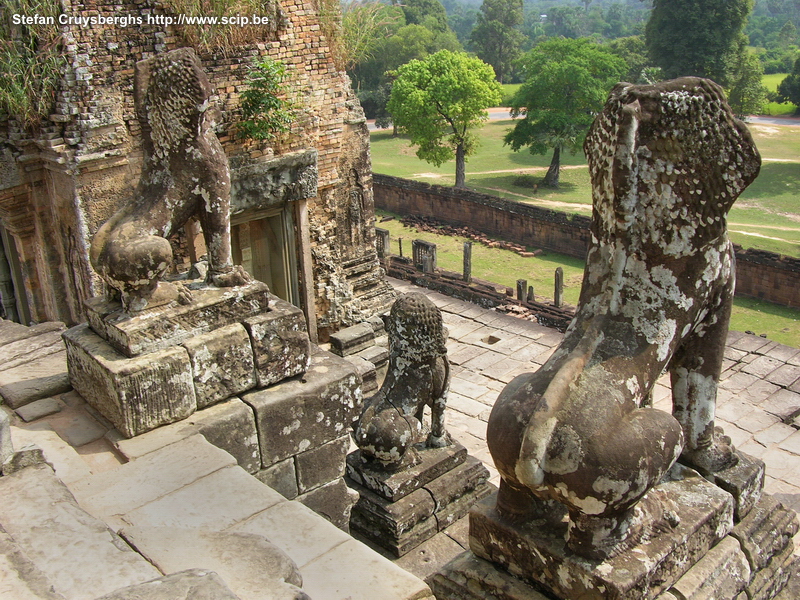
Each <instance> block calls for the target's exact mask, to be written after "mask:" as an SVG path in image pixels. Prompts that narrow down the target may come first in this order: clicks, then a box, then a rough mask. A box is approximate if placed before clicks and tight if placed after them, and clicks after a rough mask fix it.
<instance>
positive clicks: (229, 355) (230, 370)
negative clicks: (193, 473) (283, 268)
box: [64, 282, 311, 437]
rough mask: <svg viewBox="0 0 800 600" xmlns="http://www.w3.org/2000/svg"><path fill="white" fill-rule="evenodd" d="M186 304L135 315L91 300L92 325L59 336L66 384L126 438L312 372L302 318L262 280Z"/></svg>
mask: <svg viewBox="0 0 800 600" xmlns="http://www.w3.org/2000/svg"><path fill="white" fill-rule="evenodd" d="M192 300H193V301H192V302H191V303H190V304H187V305H180V304H177V305H174V306H173V305H168V306H164V307H157V308H154V309H150V310H145V311H143V312H142V313H140V314H137V315H135V316H132V317H131V316H126V315H125V314H124V313H122V311H121V307H120V305H119V304H118V303H116V302H106V301H104V300H103V299H100V298H93V299H91V300H89V301H87V312H88V315H89V325H86V324H83V325H78V326H76V327H73V328H72V329H70V330H68V331H67V332H65V333H64V340H65V342H66V347H67V365H68V369H69V378H70V382H71V383H72V386H73V387H74V388H75V390H76V391H77V392H78V393H80V394H81V395H82V396H83V397H84V398H85V399H86V401H87V402H88V403H89V404H91V405H92V406H94V407H95V408H96V409H97V410H98V411H99V412H100V413H101V414H102V415H103V416H104V417H106V418H107V419H108V420H109V421H111V422H112V423H113V424H114V426H115V427H116V428H117V429H118V430H119V431H120V432H121V433H122V434H123V435H125V436H126V437H133V436H135V435H138V434H140V433H144V432H145V431H149V430H151V429H154V428H156V427H159V426H161V425H166V424H168V423H173V422H175V421H179V420H181V419H185V418H186V417H188V416H189V415H191V414H192V413H193V412H194V411H195V410H196V409H200V408H204V407H206V406H210V405H212V404H215V403H217V402H220V401H222V400H225V399H226V398H230V397H232V396H234V395H236V394H241V393H243V392H246V391H247V390H249V389H252V388H255V387H256V386H257V385H258V386H265V385H270V384H273V383H276V382H278V381H281V380H283V379H286V378H289V377H292V376H294V375H299V374H301V373H304V372H305V371H306V369H307V368H308V365H309V361H310V356H311V354H310V343H309V340H308V334H307V332H306V328H305V320H304V318H303V313H302V312H301V311H300V309H298V308H296V307H294V306H292V305H291V304H289V303H287V302H284V301H282V300H280V299H279V298H277V297H275V296H272V295H270V294H269V291H268V289H267V286H266V285H264V284H263V283H259V282H255V283H252V284H249V285H246V286H240V287H236V288H226V289H218V288H200V289H195V290H193V291H192Z"/></svg>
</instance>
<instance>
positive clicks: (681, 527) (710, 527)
mask: <svg viewBox="0 0 800 600" xmlns="http://www.w3.org/2000/svg"><path fill="white" fill-rule="evenodd" d="M672 475H673V477H674V479H673V480H671V481H665V482H663V483H661V484H659V485H657V486H656V487H654V488H653V489H652V490H651V491H650V492H648V495H646V496H645V499H644V500H642V502H646V501H647V498H648V496H651V497H652V498H653V500H655V501H656V502H659V503H663V502H664V501H669V502H670V503H671V504H672V505H673V506H674V507H675V509H676V511H677V512H676V515H677V519H676V525H674V526H665V527H661V526H659V527H658V529H657V530H658V534H657V535H649V536H645V537H643V538H642V539H641V540H640V541H639V542H638V543H635V544H634V545H633V546H632V547H631V548H629V549H627V550H623V551H622V552H620V553H619V554H617V555H616V556H612V557H611V558H607V559H605V560H603V561H597V560H588V559H585V558H580V557H577V556H575V555H574V554H573V553H572V552H571V551H569V550H568V549H567V548H566V546H565V536H566V523H563V522H561V523H558V524H554V525H552V526H549V527H546V528H537V527H535V526H532V525H530V526H523V527H520V526H519V524H518V523H514V522H511V521H510V520H508V519H505V518H504V517H502V516H501V515H499V514H498V513H497V511H496V510H495V503H496V499H495V498H494V497H490V498H488V499H487V500H485V501H483V502H479V503H478V504H476V505H475V507H473V509H472V511H470V548H471V549H472V551H473V552H474V553H475V554H476V555H478V556H480V557H481V558H485V559H486V560H489V561H490V562H495V563H497V564H499V565H501V566H502V567H503V568H505V569H507V570H508V571H509V572H510V573H512V574H513V575H516V576H518V577H521V578H523V579H527V580H529V581H532V582H535V583H537V584H538V585H541V586H543V587H545V588H546V589H548V590H550V592H551V593H553V594H554V595H555V596H557V597H561V598H585V599H586V600H592V599H597V600H601V599H602V600H608V599H611V598H613V599H614V600H641V599H642V598H648V597H655V596H658V594H659V593H661V592H663V591H666V590H667V589H669V588H670V586H671V585H672V584H673V583H674V582H675V581H677V580H678V579H679V578H680V577H681V576H682V575H683V574H684V573H685V572H686V570H687V569H688V568H689V567H690V566H691V565H692V564H694V563H695V562H697V561H698V560H699V559H700V558H701V557H702V556H703V555H705V554H706V552H708V550H709V549H710V548H711V547H713V546H714V545H715V544H716V543H717V542H718V541H719V540H720V539H722V538H723V537H724V536H725V535H726V534H727V533H728V532H729V531H730V530H731V529H732V527H733V498H732V497H731V495H730V494H728V493H727V492H724V491H723V490H721V489H719V488H718V487H717V486H715V485H713V484H712V483H709V482H708V481H706V480H705V479H703V478H702V477H700V476H699V475H698V474H697V473H696V472H695V471H692V470H691V469H686V468H681V467H680V466H677V467H673V471H672ZM641 557H647V560H642V559H641Z"/></svg>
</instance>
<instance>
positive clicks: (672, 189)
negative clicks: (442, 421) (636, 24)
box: [487, 78, 761, 558]
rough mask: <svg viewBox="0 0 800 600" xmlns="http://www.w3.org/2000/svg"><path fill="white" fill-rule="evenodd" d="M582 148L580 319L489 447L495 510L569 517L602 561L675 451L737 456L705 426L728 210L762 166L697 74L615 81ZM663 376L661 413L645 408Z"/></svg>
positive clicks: (506, 413)
mask: <svg viewBox="0 0 800 600" xmlns="http://www.w3.org/2000/svg"><path fill="white" fill-rule="evenodd" d="M584 151H585V153H586V156H587V158H588V162H589V172H590V175H591V179H592V190H593V206H594V211H593V218H592V228H591V243H590V245H589V251H588V254H587V258H586V269H585V271H584V277H583V287H582V289H581V295H580V300H579V303H578V309H577V314H576V316H575V319H574V320H573V321H572V323H571V324H570V327H569V329H568V330H567V332H566V335H565V337H564V339H563V341H562V343H561V345H560V346H559V347H558V349H557V350H556V351H555V353H554V354H553V355H552V356H551V357H550V359H549V360H548V361H547V362H546V363H545V364H544V365H542V367H541V368H540V369H539V370H538V371H536V372H535V373H526V374H523V375H520V376H518V377H516V378H515V379H514V380H512V381H511V382H510V383H509V384H508V386H507V387H506V388H505V389H504V390H503V391H502V392H501V394H500V396H499V398H498V400H497V402H496V404H495V406H494V408H493V410H492V413H491V415H490V418H489V423H488V428H487V443H488V446H489V450H490V452H491V454H492V458H493V459H494V462H495V464H496V466H497V469H498V471H499V472H500V475H501V484H500V490H499V494H498V500H497V509H498V511H499V512H501V513H504V514H507V515H513V516H514V517H516V518H521V519H526V518H527V519H534V518H540V517H541V516H542V514H544V513H546V512H547V509H548V506H557V505H560V506H561V507H566V508H567V510H568V512H569V517H570V523H569V532H568V538H567V545H568V546H569V548H571V549H572V550H573V551H574V552H575V553H576V554H579V555H582V556H585V557H588V558H603V557H608V556H611V555H613V554H614V553H616V552H618V551H619V550H620V548H622V547H623V546H624V544H625V543H626V541H632V540H633V536H636V535H637V532H641V529H640V528H639V526H640V525H641V524H642V523H644V522H645V521H647V519H644V520H643V518H642V514H643V513H642V511H644V510H646V506H645V504H649V503H643V505H642V507H641V510H639V511H638V512H637V511H636V509H637V503H639V501H640V500H641V499H642V498H643V497H644V496H645V494H646V493H647V492H648V490H650V489H651V488H652V487H653V486H655V485H656V484H658V483H659V482H660V481H661V480H662V478H663V477H664V475H665V473H667V471H668V470H669V469H670V468H671V466H672V465H673V463H674V462H675V461H676V460H677V459H678V458H679V457H681V460H682V461H683V462H684V463H687V464H688V465H691V466H693V467H695V468H697V469H698V470H699V471H701V472H702V473H703V474H710V473H713V472H717V471H719V470H722V469H725V468H727V467H730V466H731V465H733V464H734V463H735V462H736V461H737V455H736V454H735V452H734V451H733V448H732V446H731V444H730V439H729V438H727V437H725V436H724V435H721V434H720V432H719V430H717V429H716V428H715V426H714V409H715V403H716V395H717V382H718V380H719V375H720V369H721V365H722V359H723V352H724V350H725V339H726V335H727V331H728V321H729V317H730V312H731V302H732V298H733V291H734V253H733V246H732V244H731V242H730V240H729V239H728V234H727V231H726V216H727V213H728V210H729V209H730V207H731V205H732V204H733V202H734V201H735V200H736V198H737V197H738V196H739V194H741V192H742V191H743V190H744V189H745V188H746V187H747V186H748V185H749V184H750V183H751V182H752V181H753V180H754V179H755V178H756V176H757V175H758V172H759V169H760V164H761V159H760V156H759V154H758V151H757V150H756V147H755V144H754V143H753V140H752V138H751V136H750V133H749V131H748V130H747V127H746V126H745V125H744V124H743V123H742V122H741V121H739V120H738V119H736V118H735V117H734V115H733V113H732V111H731V109H730V107H729V106H728V104H727V102H726V101H725V96H724V94H723V91H722V89H721V88H720V87H719V86H718V85H716V84H715V83H714V82H712V81H709V80H706V79H699V78H683V79H677V80H673V81H667V82H663V83H659V84H656V85H644V86H638V85H631V84H628V83H620V84H618V85H617V86H616V87H615V88H614V89H613V90H612V92H611V94H610V96H609V98H608V101H607V102H606V105H605V108H604V109H603V110H602V112H601V113H600V114H598V116H597V118H596V119H595V121H594V124H593V125H592V127H591V129H590V131H589V133H588V136H587V138H586V142H585V145H584ZM664 370H668V371H669V373H670V375H671V377H672V400H673V413H672V414H671V415H670V414H668V413H666V412H663V411H660V410H657V409H654V408H652V407H650V406H649V405H650V398H651V394H652V391H653V387H654V386H655V384H656V381H657V379H658V378H659V377H660V376H661V374H662V372H664ZM553 502H556V503H557V505H554V504H549V503H553ZM659 511H661V513H662V517H664V518H665V519H666V521H667V522H668V521H669V514H668V513H669V511H666V510H664V507H661V508H659V507H656V506H654V507H653V512H652V513H650V514H651V515H653V518H652V519H650V522H654V519H655V520H657V519H658V518H660V517H658V514H659Z"/></svg>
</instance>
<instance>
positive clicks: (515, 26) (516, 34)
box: [471, 0, 525, 83]
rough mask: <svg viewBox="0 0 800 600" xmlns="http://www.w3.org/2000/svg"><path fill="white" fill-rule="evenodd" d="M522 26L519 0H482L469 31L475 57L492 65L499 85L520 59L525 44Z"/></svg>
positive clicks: (520, 2)
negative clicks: (473, 26)
mask: <svg viewBox="0 0 800 600" xmlns="http://www.w3.org/2000/svg"><path fill="white" fill-rule="evenodd" d="M521 24H522V0H483V4H482V5H481V10H480V13H479V14H478V21H477V23H476V25H475V29H473V30H472V37H471V40H472V47H473V49H474V50H475V53H476V54H477V55H478V58H480V59H482V60H484V61H486V62H487V63H489V64H490V65H492V68H493V69H494V72H495V75H496V76H497V81H499V82H500V83H504V82H505V81H506V79H507V77H508V75H509V74H510V72H511V68H512V66H513V64H514V62H515V61H516V60H517V58H519V55H520V52H521V51H520V48H521V47H522V42H524V41H525V36H524V35H522V32H521V31H520V30H519V26H520V25H521Z"/></svg>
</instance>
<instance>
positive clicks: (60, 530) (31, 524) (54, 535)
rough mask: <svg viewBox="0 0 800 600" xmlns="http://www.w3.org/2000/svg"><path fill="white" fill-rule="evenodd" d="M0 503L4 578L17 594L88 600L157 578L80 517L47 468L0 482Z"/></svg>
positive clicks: (116, 540) (121, 544)
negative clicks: (7, 567)
mask: <svg viewBox="0 0 800 600" xmlns="http://www.w3.org/2000/svg"><path fill="white" fill-rule="evenodd" d="M0 497H2V498H3V501H2V502H0V526H2V528H3V530H5V532H6V534H7V535H6V536H4V540H3V541H4V545H5V548H4V550H5V551H4V552H3V558H2V561H3V562H4V563H6V564H7V565H9V564H10V565H11V566H12V570H11V571H10V575H9V576H8V577H7V578H8V579H11V580H13V581H15V582H16V583H17V584H18V588H19V589H24V588H25V587H27V588H28V591H30V592H31V593H36V592H37V591H38V590H45V591H46V593H44V595H43V594H41V593H40V594H38V595H33V596H31V597H33V598H37V597H39V598H65V599H66V600H92V599H94V598H96V597H97V596H100V595H103V594H106V593H109V592H112V591H114V590H116V589H118V588H120V587H124V586H129V585H134V584H138V583H142V582H144V581H148V580H150V579H154V578H156V577H160V576H161V573H160V572H159V571H158V570H157V569H156V568H155V567H154V566H153V565H151V564H150V563H149V562H147V561H146V560H145V559H144V558H143V557H142V556H141V555H140V554H137V553H136V552H135V551H133V549H132V548H131V547H130V546H128V545H127V544H126V543H125V541H124V540H122V539H121V538H120V537H119V536H118V535H116V534H115V533H114V532H113V531H111V530H109V528H108V527H107V526H106V525H105V523H103V522H102V521H100V520H98V519H96V518H94V517H92V516H90V515H88V514H87V513H86V512H85V511H83V510H82V509H81V508H80V507H79V506H78V504H77V502H76V501H75V498H74V497H73V496H72V494H71V493H70V492H69V490H68V489H67V488H66V486H65V485H64V484H63V483H62V482H61V481H60V480H59V479H58V478H57V477H56V475H55V473H54V472H53V470H52V469H51V468H50V467H49V466H48V465H46V464H40V465H36V466H32V467H28V468H26V469H22V470H21V471H18V472H16V473H13V474H11V475H7V476H4V477H2V478H0ZM6 573H9V572H8V571H6ZM4 579H6V578H4ZM51 588H52V589H51ZM50 592H52V594H51V593H50ZM9 597H14V598H25V597H26V596H23V595H21V594H20V595H16V596H9Z"/></svg>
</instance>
